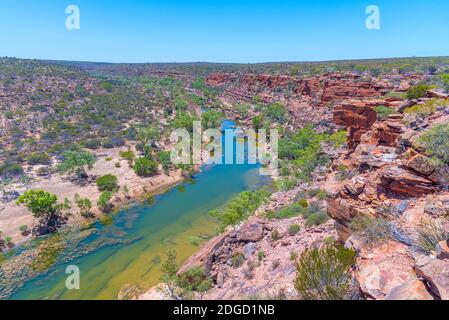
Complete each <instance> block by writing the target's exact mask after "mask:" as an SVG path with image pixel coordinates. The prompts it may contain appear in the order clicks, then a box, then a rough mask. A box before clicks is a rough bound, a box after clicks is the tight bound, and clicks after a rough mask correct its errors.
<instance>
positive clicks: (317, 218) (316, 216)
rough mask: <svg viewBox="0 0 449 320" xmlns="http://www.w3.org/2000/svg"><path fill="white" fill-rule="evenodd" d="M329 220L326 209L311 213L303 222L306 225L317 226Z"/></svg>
mask: <svg viewBox="0 0 449 320" xmlns="http://www.w3.org/2000/svg"><path fill="white" fill-rule="evenodd" d="M328 220H329V216H328V215H327V213H326V211H324V210H320V211H318V212H313V213H311V214H310V215H309V216H308V217H307V219H306V222H305V225H306V227H312V226H319V225H320V224H323V223H325V222H326V221H328Z"/></svg>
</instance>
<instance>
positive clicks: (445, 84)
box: [438, 73, 449, 90]
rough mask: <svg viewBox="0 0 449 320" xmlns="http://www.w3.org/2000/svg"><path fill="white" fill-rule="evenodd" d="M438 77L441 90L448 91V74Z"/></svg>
mask: <svg viewBox="0 0 449 320" xmlns="http://www.w3.org/2000/svg"><path fill="white" fill-rule="evenodd" d="M438 77H439V78H440V81H441V83H442V85H443V88H444V89H446V90H449V73H442V74H439V75H438Z"/></svg>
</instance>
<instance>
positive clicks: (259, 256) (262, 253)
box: [257, 251, 265, 261]
mask: <svg viewBox="0 0 449 320" xmlns="http://www.w3.org/2000/svg"><path fill="white" fill-rule="evenodd" d="M257 258H258V259H259V261H262V260H263V259H264V258H265V252H263V251H259V252H258V253H257Z"/></svg>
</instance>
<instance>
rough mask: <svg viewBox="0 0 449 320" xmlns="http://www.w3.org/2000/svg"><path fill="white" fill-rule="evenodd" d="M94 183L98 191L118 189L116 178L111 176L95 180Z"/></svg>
mask: <svg viewBox="0 0 449 320" xmlns="http://www.w3.org/2000/svg"><path fill="white" fill-rule="evenodd" d="M96 183H97V187H98V190H100V191H115V190H117V189H118V184H117V177H116V176H114V175H112V174H107V175H104V176H102V177H99V178H97V182H96Z"/></svg>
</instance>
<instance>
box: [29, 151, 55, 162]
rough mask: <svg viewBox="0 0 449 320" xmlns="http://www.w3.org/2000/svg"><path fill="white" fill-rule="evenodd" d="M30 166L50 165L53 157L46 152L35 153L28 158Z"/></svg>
mask: <svg viewBox="0 0 449 320" xmlns="http://www.w3.org/2000/svg"><path fill="white" fill-rule="evenodd" d="M26 160H27V162H28V164H29V165H35V164H50V163H51V157H50V156H49V155H48V154H46V153H45V152H35V153H32V154H30V155H29V156H28V157H27V158H26Z"/></svg>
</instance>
